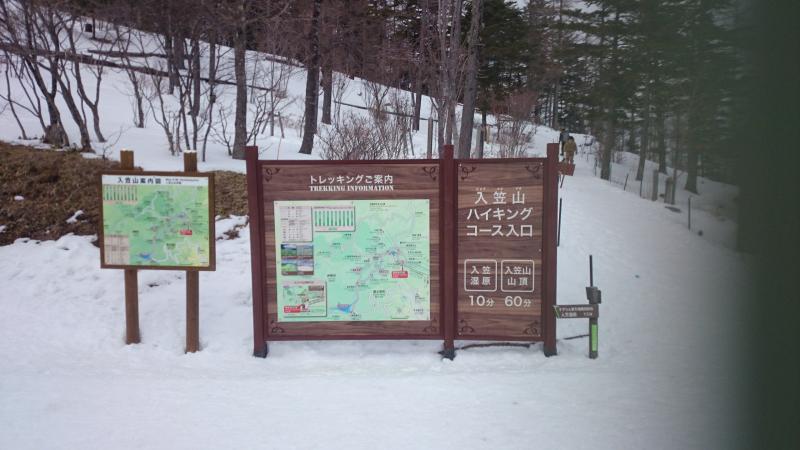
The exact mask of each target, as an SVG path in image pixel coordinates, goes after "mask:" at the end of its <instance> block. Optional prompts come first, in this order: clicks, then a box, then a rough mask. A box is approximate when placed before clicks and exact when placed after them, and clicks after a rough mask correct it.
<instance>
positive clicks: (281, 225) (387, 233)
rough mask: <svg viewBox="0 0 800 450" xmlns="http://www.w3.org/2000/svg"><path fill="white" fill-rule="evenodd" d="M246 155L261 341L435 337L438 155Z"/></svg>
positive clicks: (438, 326) (438, 297) (439, 311)
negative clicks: (326, 158)
mask: <svg viewBox="0 0 800 450" xmlns="http://www.w3.org/2000/svg"><path fill="white" fill-rule="evenodd" d="M248 162H249V164H250V166H248V174H250V175H251V179H250V181H249V189H250V192H249V194H248V196H249V197H250V201H251V204H252V202H253V200H256V202H257V203H256V204H255V205H253V206H251V211H253V210H254V209H255V208H256V207H258V210H259V212H257V213H255V214H258V217H259V218H260V219H261V220H260V221H259V222H257V223H255V224H254V225H253V227H254V228H253V231H252V233H253V235H255V236H256V238H255V239H252V240H251V247H252V248H253V257H254V258H256V257H257V256H258V259H257V260H256V259H254V261H253V263H254V265H258V266H259V267H258V268H257V269H256V271H257V273H258V277H257V279H256V278H254V281H253V283H254V305H253V307H254V326H255V327H256V329H255V335H256V336H255V338H256V340H257V341H258V340H259V339H263V340H262V341H261V345H264V342H265V341H268V340H288V339H348V338H352V339H366V338H400V337H402V338H412V337H413V338H420V339H424V338H435V337H441V335H442V328H441V315H442V302H441V283H440V280H439V273H440V270H441V269H440V264H441V260H440V258H439V257H438V252H439V241H440V216H441V214H440V197H439V193H440V184H441V179H440V177H439V162H438V161H424V160H423V161H405V162H396V163H393V164H379V163H374V162H373V163H368V162H363V161H361V162H353V161H348V162H347V163H346V164H345V163H344V162H341V161H339V162H323V161H319V162H313V163H302V162H298V161H287V162H282V161H260V162H259V163H258V167H257V168H256V169H253V168H252V167H253V161H252V160H249V161H248ZM254 171H256V173H257V174H258V179H257V181H256V180H253V179H252V174H253V173H254ZM253 184H256V186H255V187H254V186H252V185H253ZM254 188H255V189H254ZM253 191H255V193H254V192H253ZM254 195H255V198H254ZM251 214H252V213H251ZM255 214H253V215H251V217H253V216H255ZM259 241H260V242H259ZM259 300H260V301H259ZM259 333H262V334H263V336H262V337H261V338H259V337H258V334H259Z"/></svg>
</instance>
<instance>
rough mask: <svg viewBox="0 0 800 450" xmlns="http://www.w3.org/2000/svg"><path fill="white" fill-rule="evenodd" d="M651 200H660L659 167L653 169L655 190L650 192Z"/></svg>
mask: <svg viewBox="0 0 800 450" xmlns="http://www.w3.org/2000/svg"><path fill="white" fill-rule="evenodd" d="M650 200H652V201H656V200H658V169H653V192H651V193H650Z"/></svg>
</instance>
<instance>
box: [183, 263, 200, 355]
mask: <svg viewBox="0 0 800 450" xmlns="http://www.w3.org/2000/svg"><path fill="white" fill-rule="evenodd" d="M198 350H200V273H199V272H197V271H196V270H187V271H186V353H194V352H196V351H198Z"/></svg>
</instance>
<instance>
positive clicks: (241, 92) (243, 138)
mask: <svg viewBox="0 0 800 450" xmlns="http://www.w3.org/2000/svg"><path fill="white" fill-rule="evenodd" d="M245 19H246V17H245V7H244V1H242V2H241V3H240V5H239V26H238V27H237V30H236V36H235V37H234V39H235V40H234V43H233V44H234V46H233V70H234V74H235V77H236V116H235V119H234V134H233V154H232V155H231V156H233V159H244V146H245V145H246V144H247V85H246V83H247V73H246V72H245V65H244V63H245V61H244V60H245V52H246V45H247V30H246V28H245V23H244V21H245Z"/></svg>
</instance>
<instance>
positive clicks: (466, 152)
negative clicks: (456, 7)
mask: <svg viewBox="0 0 800 450" xmlns="http://www.w3.org/2000/svg"><path fill="white" fill-rule="evenodd" d="M482 15H483V0H473V1H472V22H471V24H470V27H469V50H468V52H469V53H468V55H467V69H466V74H465V78H466V79H465V85H466V87H465V91H464V106H463V108H462V110H461V132H460V133H459V139H458V157H459V158H461V159H467V158H469V157H470V151H471V150H472V148H471V147H472V126H473V124H474V121H475V98H476V97H477V95H478V46H479V43H478V39H479V35H480V31H481V23H482V18H481V16H482Z"/></svg>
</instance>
